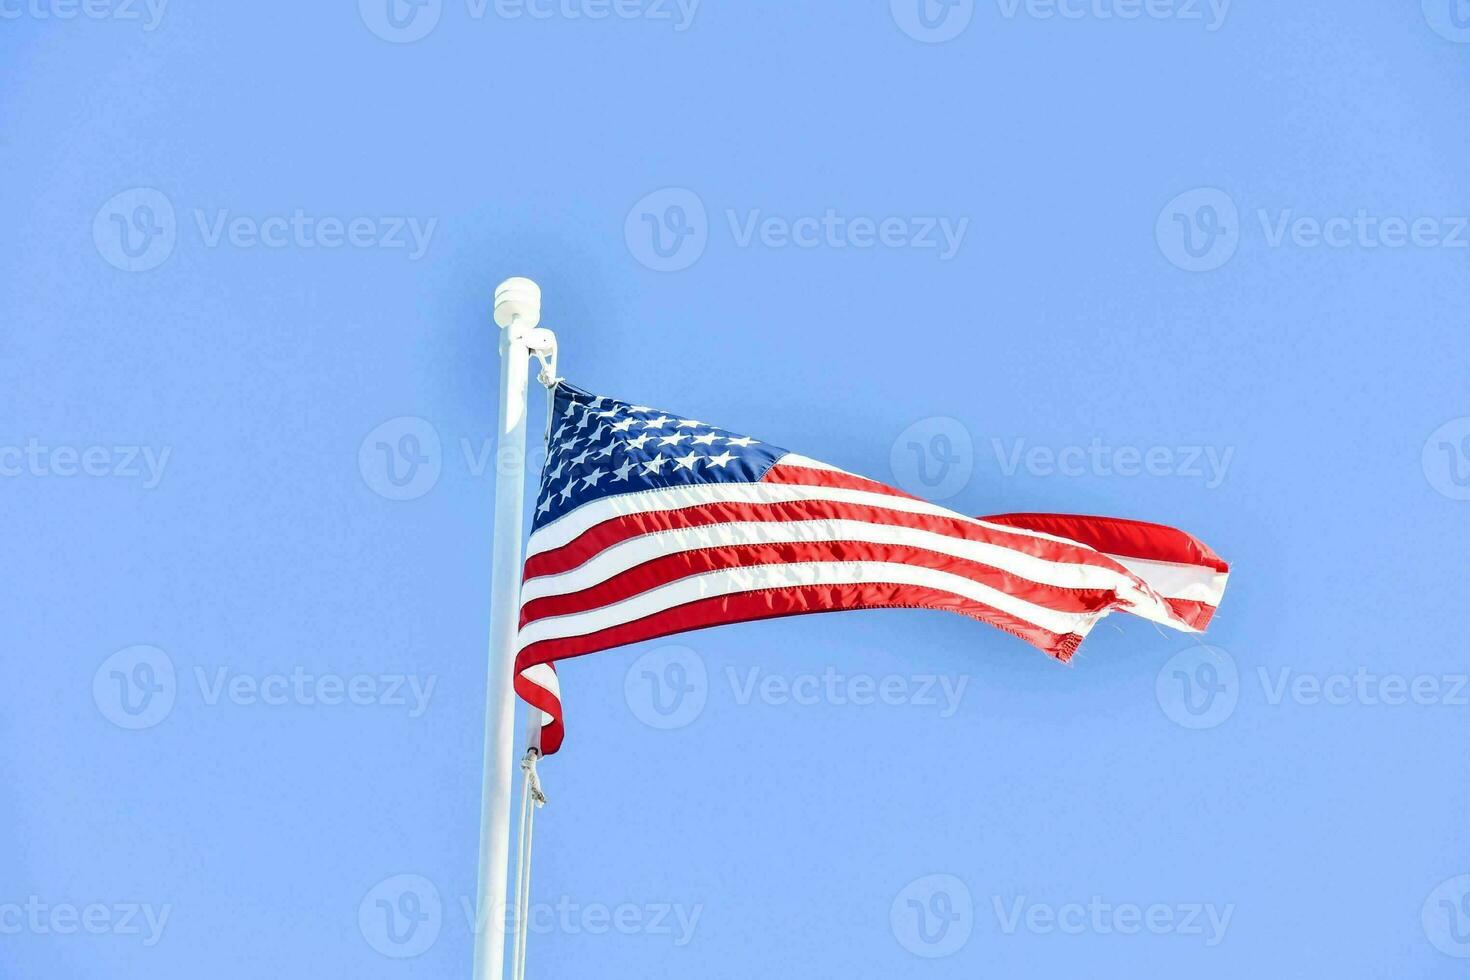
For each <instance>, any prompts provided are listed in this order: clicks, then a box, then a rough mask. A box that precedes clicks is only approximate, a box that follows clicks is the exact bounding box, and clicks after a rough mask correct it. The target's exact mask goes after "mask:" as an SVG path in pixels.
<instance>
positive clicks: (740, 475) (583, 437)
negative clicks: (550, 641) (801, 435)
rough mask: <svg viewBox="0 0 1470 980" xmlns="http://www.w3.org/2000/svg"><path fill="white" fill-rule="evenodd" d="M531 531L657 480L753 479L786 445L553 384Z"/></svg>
mask: <svg viewBox="0 0 1470 980" xmlns="http://www.w3.org/2000/svg"><path fill="white" fill-rule="evenodd" d="M552 412H553V415H552V432H551V443H550V446H549V447H548V450H547V452H548V455H547V459H546V466H545V468H544V469H543V470H542V473H541V489H540V491H539V493H538V494H537V496H536V516H535V520H534V521H533V522H532V525H531V529H532V531H533V532H534V531H536V530H538V529H540V528H541V527H542V526H544V525H546V524H549V523H551V522H552V521H554V520H556V519H557V518H558V517H560V516H562V515H563V514H566V513H569V512H570V511H573V510H576V509H577V508H578V507H580V506H582V505H583V504H585V503H587V502H588V501H592V500H596V499H598V498H600V497H608V496H613V495H615V494H624V493H632V492H635V491H639V490H653V489H658V488H660V487H674V486H693V485H699V484H707V483H754V482H757V481H758V480H760V478H761V477H763V476H764V475H765V474H766V472H767V471H768V470H770V468H771V467H772V466H773V465H775V463H776V460H778V459H780V458H781V457H782V456H784V455H786V450H784V449H778V448H777V447H775V446H771V445H767V444H766V443H763V442H759V441H757V440H755V439H751V438H750V437H748V436H742V435H737V434H736V433H734V432H731V431H730V430H728V429H722V428H720V427H719V426H716V425H710V424H708V423H706V422H700V421H697V420H695V419H687V418H682V417H680V416H676V415H669V414H667V413H665V412H660V411H658V410H656V409H652V408H649V407H648V406H647V405H630V404H628V403H627V402H621V401H618V400H616V399H613V398H608V397H606V396H605V395H593V394H590V393H588V392H585V391H583V390H581V389H580V388H576V387H573V386H572V385H569V384H567V383H566V382H564V381H563V382H560V383H558V384H557V387H556V393H555V400H554V402H553V407H552Z"/></svg>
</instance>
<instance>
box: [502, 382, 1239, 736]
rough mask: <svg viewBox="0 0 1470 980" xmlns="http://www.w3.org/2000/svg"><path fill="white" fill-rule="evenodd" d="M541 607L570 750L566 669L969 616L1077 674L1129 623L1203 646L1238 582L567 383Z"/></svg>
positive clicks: (530, 578) (532, 624)
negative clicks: (925, 613) (667, 644)
mask: <svg viewBox="0 0 1470 980" xmlns="http://www.w3.org/2000/svg"><path fill="white" fill-rule="evenodd" d="M552 411H553V419H552V426H553V431H552V435H551V442H550V446H549V451H550V456H549V458H548V460H547V463H546V468H545V471H544V472H543V474H542V480H541V489H540V493H539V495H538V497H537V501H536V514H535V519H534V521H533V524H532V531H531V537H530V540H529V543H528V545H527V551H526V566H525V576H524V583H523V585H522V591H521V603H522V605H521V622H520V637H519V651H518V654H517V657H516V679H515V688H516V693H517V694H519V695H520V696H521V697H522V698H523V699H524V700H525V701H527V702H528V703H529V704H530V705H532V706H533V707H534V708H537V709H540V711H541V712H542V734H541V750H542V752H543V753H544V754H547V755H549V754H551V753H553V752H555V751H556V750H557V749H558V748H559V747H560V746H561V742H562V738H563V733H564V729H563V724H562V707H561V695H560V689H559V687H558V684H557V678H556V671H555V667H554V666H553V664H554V663H555V662H556V661H558V660H565V659H567V658H569V657H576V656H581V655H582V654H586V653H594V652H596V651H599V650H606V649H608V648H610V647H615V646H621V645H622V644H625V643H634V642H637V641H639V640H648V639H652V638H654V637H659V636H665V635H668V634H670V633H680V632H684V631H686V630H695V629H702V628H704V627H706V626H716V625H719V624H722V623H735V622H743V621H746V620H753V619H765V618H769V617H774V616H790V615H795V614H798V613H815V612H834V611H837V610H843V609H876V608H920V609H942V610H948V611H950V612H957V613H962V614H964V615H966V616H972V617H974V618H975V619H978V620H981V621H983V622H986V623H989V624H991V625H992V626H996V627H999V628H1000V629H1003V630H1006V631H1007V632H1010V633H1013V634H1015V635H1016V636H1019V637H1021V638H1022V639H1023V640H1026V641H1027V642H1029V643H1032V644H1034V645H1035V646H1037V647H1040V648H1041V649H1042V650H1044V651H1046V652H1047V653H1048V654H1050V655H1052V656H1053V657H1056V658H1057V659H1059V660H1068V659H1069V658H1071V656H1072V654H1073V653H1074V652H1075V651H1076V649H1077V646H1078V644H1079V643H1081V642H1082V639H1083V637H1085V636H1086V635H1087V633H1088V631H1089V630H1091V629H1092V627H1093V626H1094V625H1096V624H1097V621H1098V620H1099V619H1100V618H1102V617H1103V616H1104V615H1106V614H1107V613H1109V612H1111V611H1113V610H1115V609H1119V610H1123V611H1126V612H1130V613H1133V614H1134V615H1137V616H1141V617H1143V618H1145V619H1149V620H1152V621H1154V622H1157V623H1163V624H1165V625H1167V626H1172V627H1174V628H1176V629H1180V630H1186V631H1191V632H1195V631H1200V630H1203V629H1204V628H1205V626H1206V624H1208V623H1209V621H1210V617H1211V616H1212V615H1213V614H1214V611H1215V608H1216V607H1217V606H1218V605H1219V602H1220V597H1221V595H1222V594H1223V592H1224V590H1225V580H1226V576H1227V574H1228V571H1229V569H1228V567H1227V566H1226V564H1225V563H1224V562H1223V561H1221V560H1220V559H1219V558H1218V557H1217V556H1216V555H1215V554H1214V553H1213V552H1211V551H1210V549H1209V548H1207V547H1205V546H1204V545H1203V544H1201V543H1200V542H1199V541H1196V540H1195V539H1194V538H1192V537H1190V536H1189V535H1187V534H1184V533H1183V532H1181V531H1176V530H1174V529H1172V528H1167V527H1162V526H1160V525H1157V524H1145V523H1142V522H1138V521H1127V520H1118V519H1114V518H1104V517H1084V516H1073V515H1049V514H1008V515H1003V516H999V517H988V518H973V517H966V516H964V515H962V514H957V513H955V512H953V511H950V510H946V509H945V508H943V507H940V506H937V505H935V504H932V503H929V502H927V501H924V500H920V499H918V498H916V497H913V496H910V495H909V494H906V493H903V492H901V491H899V490H895V489H893V488H891V487H887V486H884V485H883V484H881V483H876V482H874V481H872V480H868V479H865V478H863V477H860V476H855V475H853V474H851V473H847V472H845V471H843V470H840V469H838V468H836V467H834V466H829V465H827V464H826V463H819V462H817V461H816V460H814V459H808V458H807V457H805V456H799V455H797V454H795V453H789V452H787V451H786V450H784V449H778V448H777V447H775V446H771V445H768V444H766V443H763V442H759V441H757V440H755V439H751V438H749V437H747V436H742V435H737V434H735V433H733V432H730V431H728V430H726V429H721V428H719V427H718V426H713V425H710V424H708V423H706V422H700V421H697V420H695V419H688V418H683V417H681V416H677V415H670V414H667V413H664V412H660V411H657V410H655V409H652V408H649V407H648V406H646V405H629V404H627V403H626V402H621V401H617V400H615V399H612V398H606V397H602V396H594V395H591V394H589V393H587V392H585V391H582V390H581V389H578V388H575V387H572V386H571V385H568V384H566V383H564V382H559V383H558V384H557V387H556V389H555V391H554V400H553V409H552Z"/></svg>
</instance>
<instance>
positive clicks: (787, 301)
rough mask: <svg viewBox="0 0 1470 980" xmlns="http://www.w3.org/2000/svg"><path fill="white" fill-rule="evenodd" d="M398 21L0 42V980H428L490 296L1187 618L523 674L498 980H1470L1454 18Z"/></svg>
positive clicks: (476, 600) (615, 661)
mask: <svg viewBox="0 0 1470 980" xmlns="http://www.w3.org/2000/svg"><path fill="white" fill-rule="evenodd" d="M392 4H393V5H392V6H390V5H389V0H361V3H357V4H354V3H353V2H351V0H341V2H334V3H331V4H286V3H276V2H264V3H256V4H250V5H236V6H230V5H207V4H190V3H185V2H182V0H172V2H168V3H164V2H163V0H154V2H153V3H152V4H148V3H144V2H142V0H139V2H131V0H91V2H89V3H87V4H86V5H82V4H79V3H73V2H72V0H4V2H0V18H3V20H4V24H3V30H0V58H3V63H4V64H5V66H6V82H5V85H4V88H3V90H0V164H3V173H4V175H5V179H4V180H3V181H0V214H3V216H4V221H5V229H6V233H5V234H3V235H0V260H3V263H4V267H5V269H6V276H5V289H4V292H3V294H0V518H3V521H4V527H5V528H6V530H7V537H6V543H7V548H6V553H7V558H8V562H7V574H6V575H5V576H4V577H3V579H0V582H3V592H4V595H5V602H4V604H3V609H4V612H5V622H6V629H5V631H4V642H3V643H0V656H3V662H4V664H5V665H6V668H7V671H8V673H9V676H10V678H11V682H10V683H9V684H7V685H5V687H4V691H3V693H0V738H3V740H4V742H5V744H6V745H7V747H8V751H7V752H6V753H5V755H6V759H7V761H6V763H5V765H4V769H3V772H4V779H3V780H0V826H3V827H4V828H5V829H6V832H7V840H8V846H6V847H4V848H0V977H5V978H7V980H8V978H17V980H19V978H41V977H62V976H81V975H99V974H106V975H108V976H117V977H149V978H152V980H172V978H180V980H182V978H193V977H198V976H200V975H204V974H207V975H209V976H214V977H221V978H234V977H241V978H244V977H257V976H274V977H281V978H298V977H299V978H311V977H319V976H340V975H351V976H359V977H375V978H402V980H418V978H451V977H463V976H466V975H468V971H469V964H470V955H471V948H472V945H473V936H472V933H471V924H470V921H469V919H468V918H467V916H466V914H465V905H464V903H465V901H466V900H467V899H468V897H469V896H471V895H472V894H473V890H474V875H475V860H476V858H475V847H476V840H477V821H478V816H479V793H480V787H479V772H480V747H481V730H482V717H483V705H484V686H485V678H484V670H485V652H484V645H485V634H486V630H487V625H488V623H487V617H488V588H489V569H490V560H489V556H490V547H491V542H490V521H491V508H492V495H493V484H494V474H495V467H496V461H495V460H496V454H495V446H494V443H493V433H494V432H495V426H496V419H495V417H494V415H495V407H494V405H495V395H494V387H495V384H496V370H497V368H496V356H497V355H496V341H497V337H496V331H495V329H494V327H493V324H492V322H491V319H490V307H491V294H492V291H493V289H494V287H495V285H496V283H498V282H499V281H500V280H501V279H504V278H505V277H507V276H510V275H524V276H530V277H532V278H534V279H536V280H537V281H538V282H539V283H540V284H541V286H542V288H543V290H544V295H545V324H546V325H547V326H550V327H552V328H554V329H555V330H556V331H557V333H558V335H559V336H560V338H561V343H562V352H563V362H562V363H563V373H564V374H565V375H566V376H567V377H568V378H569V379H570V380H572V381H574V382H575V383H577V384H579V385H581V386H583V387H585V388H588V389H590V390H594V391H599V392H605V393H607V394H609V395H613V396H617V397H621V398H626V399H630V400H632V401H636V402H642V403H645V404H650V405H657V406H659V407H660V408H663V409H667V410H672V411H678V412H681V413H687V414H688V415H690V416H692V417H695V418H699V419H705V420H709V421H711V422H713V423H716V424H718V425H721V426H724V427H726V428H729V429H732V430H735V431H740V432H747V433H749V434H751V435H753V436H755V437H757V438H760V439H764V440H768V441H769V442H771V443H773V444H776V445H781V446H785V447H788V448H790V449H792V450H794V451H796V452H800V453H804V454H806V455H809V456H814V457H817V458H821V459H825V460H827V461H829V462H832V463H835V464H837V465H839V466H842V467H844V468H846V469H849V470H853V471H856V472H861V473H864V474H867V475H871V476H873V477H876V478H880V479H883V480H886V481H890V482H893V483H895V484H897V485H900V486H903V487H905V488H906V489H910V490H912V491H914V492H916V493H920V494H922V495H925V496H928V497H931V498H933V499H936V500H940V501H942V502H943V503H945V504H946V505H947V506H951V507H954V508H956V509H958V510H962V511H965V512H968V513H973V514H989V513H1000V512H1006V511H1017V510H1036V511H1074V512H1082V513H1099V514H1109V515H1117V516H1129V517H1137V518H1142V519H1145V520H1154V521H1160V522H1163V523H1168V524H1173V525H1176V526H1179V527H1182V528H1185V529H1187V530H1190V531H1191V532H1193V533H1196V534H1198V535H1199V536H1200V537H1202V538H1203V539H1204V540H1206V541H1207V542H1208V543H1210V544H1211V545H1212V546H1213V547H1214V548H1215V549H1216V550H1217V551H1219V552H1220V554H1221V555H1223V556H1224V557H1225V558H1227V559H1228V560H1229V561H1230V562H1231V563H1232V565H1233V578H1232V582H1231V586H1230V590H1229V592H1228V593H1227V595H1226V600H1225V604H1224V606H1223V608H1222V610H1221V612H1220V614H1219V616H1218V618H1217V620H1216V624H1215V626H1214V628H1212V630H1211V631H1210V633H1209V634H1208V636H1206V637H1204V638H1203V639H1199V638H1191V637H1188V636H1183V635H1179V634H1174V633H1168V632H1166V631H1161V630H1157V629H1155V628H1154V627H1152V626H1150V625H1149V624H1147V623H1144V622H1141V621H1124V620H1125V619H1127V618H1126V617H1114V618H1113V619H1111V620H1110V621H1108V622H1106V623H1105V624H1104V625H1103V626H1101V627H1099V628H1098V629H1097V630H1096V631H1095V632H1094V634H1093V636H1092V637H1090V638H1089V640H1088V642H1087V643H1086V645H1084V647H1083V649H1082V652H1081V654H1080V655H1079V656H1078V658H1077V659H1076V660H1075V661H1074V663H1073V664H1072V665H1071V666H1066V667H1064V666H1062V665H1059V664H1057V663H1054V662H1051V661H1049V660H1048V659H1047V658H1046V657H1044V656H1042V655H1041V654H1038V653H1036V652H1035V651H1033V650H1031V649H1029V648H1027V647H1026V646H1025V645H1024V644H1022V643H1021V642H1020V641H1018V640H1016V639H1014V638H1011V637H1009V636H1007V635H1005V634H1003V633H1000V632H999V631H996V630H992V629H989V628H987V627H985V626H983V625H981V624H978V623H975V622H972V621H969V620H966V619H962V618H959V617H946V616H944V615H942V614H939V613H929V612H921V611H881V612H865V613H852V614H843V615H837V616H820V617H807V618H798V619H790V620H782V621H774V622H764V623H753V624H746V625H740V626H733V627H727V628H722V629H718V630H712V631H705V632H700V633H695V634H690V635H686V636H682V637H676V638H671V639H669V640H665V641H658V642H653V643H647V644H640V645H637V646H634V647H631V648H628V649H624V650H619V651H612V652H608V653H603V654H599V655H595V656H591V657H587V658H584V659H582V660H580V661H578V662H575V663H572V664H568V665H566V666H565V668H564V669H563V671H562V675H561V676H562V683H563V692H564V698H565V700H566V708H567V713H568V715H567V717H568V735H567V743H566V746H565V748H564V750H563V751H562V753H560V754H559V755H558V756H556V757H555V758H553V759H551V760H548V761H547V763H546V764H545V766H544V767H543V776H544V779H545V783H546V788H547V791H548V793H549V794H550V796H551V805H550V806H549V807H548V808H547V809H546V810H544V811H543V812H542V814H541V819H540V823H539V824H538V831H537V854H536V866H535V884H534V895H533V902H534V910H535V917H534V919H533V937H532V947H531V952H530V964H531V971H530V972H531V974H532V975H535V976H597V977H640V978H642V977H686V976H702V977H732V978H733V977H741V978H743V977H749V976H759V975H766V974H773V975H780V976H786V975H795V974H798V973H802V974H809V975H817V976H846V977H875V978H877V977H884V978H886V977H891V976H920V977H933V978H948V977H956V978H958V977H964V978H970V977H974V976H977V975H983V976H992V975H993V976H1008V977H1017V978H1023V977H1053V976H1062V975H1086V976H1093V977H1124V976H1136V975H1139V974H1146V975H1167V974H1170V973H1184V972H1187V973H1188V974H1189V975H1190V976H1193V977H1199V978H1214V977H1219V978H1227V977H1229V978H1234V977H1239V976H1242V975H1246V974H1252V973H1253V974H1260V975H1270V976H1282V977H1287V976H1321V975H1330V974H1336V975H1347V976H1355V977H1385V978H1387V977H1394V978H1398V977H1426V978H1430V977H1436V978H1437V977H1451V976H1460V975H1462V974H1463V971H1464V962H1463V960H1464V958H1466V957H1470V847H1467V844H1466V838H1465V835H1464V826H1465V824H1466V820H1467V816H1470V812H1467V804H1470V790H1467V787H1470V780H1467V779H1466V774H1465V772H1464V771H1463V764H1462V763H1461V762H1460V761H1459V760H1460V758H1461V756H1462V755H1463V753H1462V752H1460V751H1459V747H1460V746H1461V745H1462V744H1463V740H1464V732H1465V730H1466V729H1465V725H1466V719H1467V717H1470V687H1467V685H1466V674H1467V667H1466V657H1465V644H1464V639H1463V637H1462V636H1461V633H1460V627H1461V624H1462V623H1464V622H1465V620H1466V617H1467V613H1470V600H1467V593H1466V589H1465V587H1464V583H1465V554H1466V545H1467V538H1470V535H1467V531H1466V527H1467V517H1470V394H1467V385H1466V367H1465V365H1466V363H1467V357H1470V340H1467V334H1466V331H1465V318H1464V296H1465V287H1466V285H1467V283H1470V264H1467V263H1470V220H1467V217H1466V216H1467V215H1470V194H1467V191H1466V186H1465V180H1464V160H1465V159H1466V157H1467V153H1470V125H1467V123H1470V108H1467V102H1466V100H1465V98H1464V92H1465V83H1466V77H1467V74H1466V73H1467V66H1470V48H1467V46H1466V45H1467V43H1470V5H1467V4H1465V3H1463V2H1462V0H1424V2H1423V3H1422V5H1421V4H1420V3H1416V2H1405V3H1399V4H1378V3H1369V2H1365V0H1334V2H1327V0H1302V2H1298V3H1292V4H1279V3H1261V2H1246V0H1233V2H1229V3H1225V2H1223V0H1217V2H1215V3H1211V2H1209V0H1144V2H1137V0H1132V2H1130V0H1054V2H1053V0H976V2H970V0H959V2H956V3H951V4H948V5H945V4H941V3H940V2H939V0H925V3H924V4H923V5H922V6H921V5H920V3H919V2H918V0H892V2H891V3H875V4H867V5H861V4H850V3H815V4H805V5H765V4H762V5H755V4H745V5H739V4H731V3H720V2H716V0H703V2H699V3H695V2H694V0H685V2H684V3H682V4H681V3H678V2H674V0H619V2H616V3H610V2H605V0H555V2H553V0H499V2H497V0H486V2H480V0H426V2H424V3H421V4H419V5H417V6H414V5H411V4H409V3H408V2H406V0H392ZM542 410H543V409H542V406H541V404H540V403H539V402H534V401H533V406H532V427H533V432H536V431H539V428H538V427H539V425H540V419H541V412H542ZM382 446H386V447H388V448H387V449H383V448H381V447H382Z"/></svg>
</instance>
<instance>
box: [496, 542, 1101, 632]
mask: <svg viewBox="0 0 1470 980" xmlns="http://www.w3.org/2000/svg"><path fill="white" fill-rule="evenodd" d="M823 561H839V562H892V563H895V564H903V565H912V566H917V567H922V568H932V569H935V570H937V571H941V572H948V573H950V574H953V575H959V576H962V577H964V578H967V579H970V580H972V581H975V582H979V583H981V584H983V585H986V586H989V587H990V588H993V589H995V590H996V591H998V592H1004V593H1007V594H1009V595H1013V596H1015V597H1017V598H1019V599H1023V600H1025V601H1027V602H1030V603H1032V604H1034V605H1038V606H1044V607H1045V608H1047V609H1054V610H1057V611H1059V612H1073V613H1078V612H1097V611H1100V610H1104V609H1109V608H1115V607H1116V606H1118V605H1119V603H1118V602H1117V595H1116V593H1115V592H1114V591H1113V590H1111V589H1097V588H1094V589H1076V588H1063V587H1061V586H1055V585H1046V584H1044V583H1041V582H1033V581H1031V580H1030V579H1027V578H1024V577H1023V576H1020V575H1017V574H1015V573H1013V572H1006V571H1004V570H1002V569H998V568H995V567H994V566H991V565H986V564H983V563H981V562H975V561H970V560H968V559H964V558H957V557H955V556H954V555H947V554H943V553H941V552H938V551H931V550H929V549H927V548H917V547H914V546H912V545H893V544H878V543H875V542H869V541H817V542H806V541H803V542H782V543H779V544H752V545H723V546H717V547H709V548H696V549H692V550H689V551H682V552H677V553H675V554H671V555H661V556H659V557H658V558H654V559H652V560H650V561H646V562H644V563H642V564H641V565H637V566H634V567H633V568H630V569H627V570H626V571H623V572H621V573H619V574H617V575H614V576H612V577H611V578H609V579H607V580H606V581H603V582H600V583H598V584H596V585H593V586H590V587H588V588H586V589H583V590H581V591H579V592H571V593H564V594H562V595H554V596H545V597H542V598H539V599H532V600H531V601H530V602H528V603H526V604H525V605H524V606H523V607H522V608H521V626H522V627H525V626H526V625H527V624H528V623H532V622H534V621H536V620H538V619H544V618H546V617H548V616H565V615H568V614H570V613H578V612H583V611H585V610H588V609H596V608H598V607H601V606H606V605H610V604H611V603H614V602H620V601H622V600H623V599H627V598H629V597H630V596H634V595H638V594H639V593H642V592H646V591H648V590H649V589H653V588H657V587H658V586H661V585H666V584H668V583H669V582H673V581H676V580H678V579H682V578H687V577H689V576H691V575H698V574H700V573H702V572H710V571H716V570H720V569H727V568H744V567H748V566H753V565H783V564H789V563H793V562H823Z"/></svg>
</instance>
